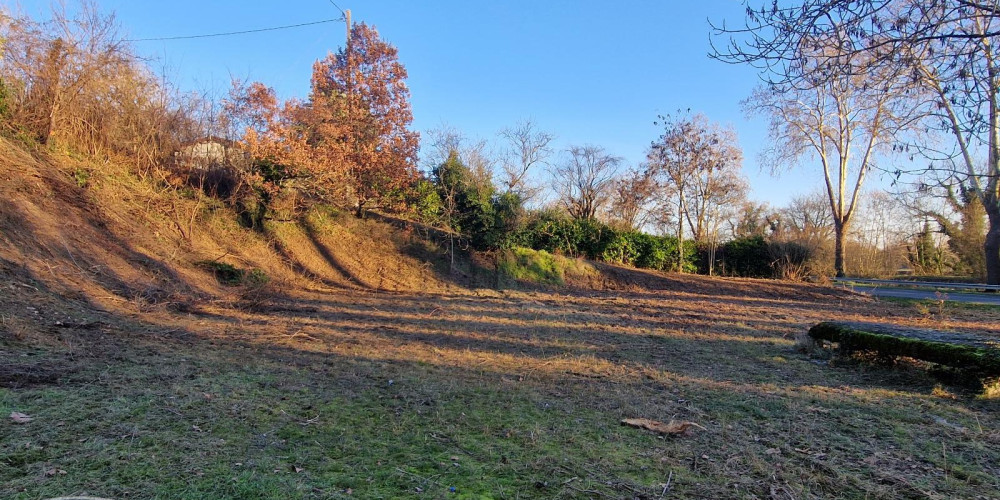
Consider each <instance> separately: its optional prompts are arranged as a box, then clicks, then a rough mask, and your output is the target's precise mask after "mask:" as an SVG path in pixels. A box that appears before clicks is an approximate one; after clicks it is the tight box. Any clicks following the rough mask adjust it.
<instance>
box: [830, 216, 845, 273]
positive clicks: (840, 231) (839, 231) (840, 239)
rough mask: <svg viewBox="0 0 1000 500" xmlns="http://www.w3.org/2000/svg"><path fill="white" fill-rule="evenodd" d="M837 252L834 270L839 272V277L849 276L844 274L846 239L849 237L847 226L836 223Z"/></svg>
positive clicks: (835, 251) (835, 252)
mask: <svg viewBox="0 0 1000 500" xmlns="http://www.w3.org/2000/svg"><path fill="white" fill-rule="evenodd" d="M834 233H835V235H836V236H835V240H836V244H835V250H834V260H833V268H834V270H836V271H837V277H838V278H843V277H845V276H847V274H846V273H845V272H844V237H845V236H846V235H847V224H844V223H838V222H834Z"/></svg>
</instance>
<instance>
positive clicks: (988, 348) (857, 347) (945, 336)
mask: <svg viewBox="0 0 1000 500" xmlns="http://www.w3.org/2000/svg"><path fill="white" fill-rule="evenodd" d="M809 337H811V338H812V339H813V340H815V341H816V342H818V343H822V342H823V341H829V342H836V343H838V344H840V348H841V349H842V350H843V351H845V352H853V351H871V352H875V353H877V354H879V355H883V356H903V357H908V358H914V359H919V360H921V361H927V362H930V363H937V364H940V365H944V366H948V367H951V368H955V369H958V370H962V371H964V372H967V373H969V374H972V375H974V376H976V377H977V378H979V379H980V380H981V381H983V382H985V381H986V380H987V379H993V378H997V377H1000V337H987V336H982V335H973V334H966V333H954V332H940V331H936V330H926V329H920V328H910V327H900V326H893V325H882V324H877V323H861V322H850V321H826V322H823V323H820V324H818V325H816V326H814V327H812V328H810V329H809Z"/></svg>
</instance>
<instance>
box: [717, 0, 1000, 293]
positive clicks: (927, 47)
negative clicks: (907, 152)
mask: <svg viewBox="0 0 1000 500" xmlns="http://www.w3.org/2000/svg"><path fill="white" fill-rule="evenodd" d="M715 35H716V36H715V39H716V40H717V41H718V40H719V39H720V38H723V39H725V43H724V44H719V45H717V49H716V50H714V52H713V55H714V57H716V58H718V59H720V60H723V61H727V62H732V63H746V64H751V65H754V66H755V67H757V68H760V69H761V76H762V77H763V78H764V79H765V80H766V81H767V82H769V83H772V84H778V85H787V84H792V85H796V86H801V84H802V82H807V81H812V82H815V81H818V80H829V79H835V78H839V77H843V75H864V74H867V73H870V72H871V71H873V70H877V71H886V70H887V68H892V69H893V70H897V71H899V72H901V73H902V74H905V75H906V77H907V78H908V79H909V80H910V82H911V83H913V84H915V85H916V86H917V87H919V88H920V89H921V90H923V91H925V92H928V93H929V94H930V95H931V96H932V98H933V99H932V101H933V102H931V103H929V105H927V106H924V107H923V108H922V109H921V111H923V112H926V113H927V114H929V115H930V116H931V117H932V119H931V120H930V121H929V122H927V123H928V125H929V126H930V127H934V128H936V129H938V130H940V131H942V132H944V133H946V134H948V135H950V136H952V137H953V139H954V145H953V146H952V147H933V148H932V147H927V145H925V144H921V143H919V142H914V143H913V144H912V146H913V147H914V148H916V149H917V150H919V151H921V152H922V153H924V154H925V155H927V156H929V157H931V158H932V159H936V160H943V161H942V162H940V164H939V165H938V166H936V167H935V168H954V170H953V172H954V173H955V174H956V175H958V176H960V177H962V179H961V181H962V182H963V183H966V184H968V185H969V186H971V188H972V189H973V190H974V191H973V193H974V194H975V196H977V197H978V198H979V200H980V202H981V203H982V205H983V207H984V209H985V210H986V214H987V217H988V219H989V230H988V232H987V234H986V237H985V240H984V244H983V249H984V253H985V259H986V275H987V282H988V283H991V284H1000V78H998V76H997V75H1000V52H998V50H1000V49H998V46H1000V2H998V1H997V0H861V1H858V0H802V1H801V2H799V4H797V5H785V6H781V7H779V6H778V5H777V4H776V3H772V2H764V3H763V5H761V6H760V7H759V8H755V7H752V6H751V7H748V9H747V18H746V21H745V24H744V25H743V26H739V27H737V28H735V29H729V28H728V27H726V26H716V29H715ZM817 36H824V37H835V38H836V41H837V46H838V49H839V50H838V51H837V52H836V53H823V54H821V55H820V57H819V58H818V59H817V60H816V61H815V64H811V65H805V64H802V62H801V61H802V57H801V56H802V55H803V51H804V50H809V49H810V48H811V47H813V46H814V45H815V43H814V40H815V39H816V37H817ZM859 58H860V60H862V61H865V63H864V64H863V65H857V64H855V62H856V61H857V60H858V59H859ZM876 88H877V87H876ZM982 158H985V159H986V161H985V162H983V161H981V159H982ZM950 160H955V161H950Z"/></svg>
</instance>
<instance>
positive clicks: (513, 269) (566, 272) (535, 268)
mask: <svg viewBox="0 0 1000 500" xmlns="http://www.w3.org/2000/svg"><path fill="white" fill-rule="evenodd" d="M500 270H501V272H503V274H504V275H506V276H507V277H509V278H511V279H514V280H518V281H527V282H531V283H539V284H545V285H563V284H565V283H566V278H567V276H578V277H582V276H587V275H590V274H593V273H594V270H593V268H591V267H590V266H589V264H586V263H584V262H583V261H580V260H578V259H570V258H568V257H563V256H561V255H553V254H550V253H548V252H546V251H544V250H532V249H530V248H522V247H518V248H515V249H513V250H510V251H509V252H508V253H507V255H506V256H505V257H504V258H503V260H502V261H501V262H500Z"/></svg>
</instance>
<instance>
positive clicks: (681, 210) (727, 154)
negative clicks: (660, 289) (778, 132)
mask: <svg viewBox="0 0 1000 500" xmlns="http://www.w3.org/2000/svg"><path fill="white" fill-rule="evenodd" d="M660 120H661V121H662V125H663V127H664V132H663V134H662V135H661V136H660V138H659V139H658V140H657V141H655V142H654V143H653V144H652V146H651V147H650V151H649V155H648V159H649V163H648V166H647V175H648V176H649V177H650V178H652V179H655V181H656V183H657V188H658V190H659V192H660V197H661V198H663V199H664V200H666V199H670V198H672V199H673V200H674V205H675V207H676V212H675V213H676V224H677V232H676V236H677V239H678V242H679V244H678V249H679V250H678V251H682V248H683V243H684V224H685V222H686V223H687V225H688V227H689V229H690V231H691V233H692V235H693V236H694V238H695V239H696V240H703V239H705V238H706V237H707V236H708V235H709V233H711V234H715V232H714V230H713V228H715V229H717V227H718V221H719V217H718V216H719V215H720V211H721V210H720V207H723V206H726V205H728V204H732V203H735V202H737V201H738V200H739V198H741V197H742V196H743V193H745V191H746V182H745V180H744V179H743V177H742V174H741V173H740V168H741V165H742V161H743V153H742V151H741V150H740V148H739V145H738V142H737V139H736V133H735V132H734V131H733V130H732V129H731V128H724V127H721V126H719V125H718V124H715V123H711V122H709V120H708V118H706V117H705V116H704V115H700V114H699V115H693V116H692V115H687V114H681V115H679V116H676V117H670V116H661V117H660ZM657 123H659V122H657ZM681 260H683V259H681Z"/></svg>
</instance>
